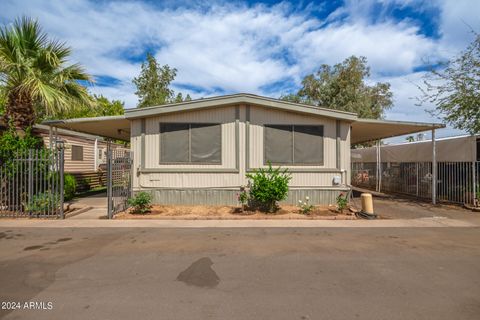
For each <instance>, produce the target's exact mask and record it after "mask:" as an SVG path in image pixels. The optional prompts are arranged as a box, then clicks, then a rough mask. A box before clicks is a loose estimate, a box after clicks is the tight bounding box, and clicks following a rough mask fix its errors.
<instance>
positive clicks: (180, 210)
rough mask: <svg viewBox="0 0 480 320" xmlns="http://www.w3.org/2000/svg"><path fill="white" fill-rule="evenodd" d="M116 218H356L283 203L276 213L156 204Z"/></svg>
mask: <svg viewBox="0 0 480 320" xmlns="http://www.w3.org/2000/svg"><path fill="white" fill-rule="evenodd" d="M115 218H116V219H189V220H197V219H198V220H201V219H203V220H213V219H218V220H237V219H255V220H262V219H307V220H314V219H327V220H334V219H339V220H340V219H341V220H346V219H355V217H354V216H352V215H346V214H338V213H337V212H335V211H334V210H332V209H331V208H328V207H320V206H318V207H315V208H314V209H313V210H312V211H311V212H310V213H309V214H302V213H300V210H299V208H298V207H296V206H290V205H283V206H281V207H280V209H279V210H278V211H277V212H275V213H264V212H261V211H252V210H245V211H242V210H241V208H240V207H235V206H202V205H195V206H183V205H155V206H153V207H152V209H151V211H150V212H149V213H146V214H133V213H132V210H127V211H125V212H122V213H119V214H117V215H115Z"/></svg>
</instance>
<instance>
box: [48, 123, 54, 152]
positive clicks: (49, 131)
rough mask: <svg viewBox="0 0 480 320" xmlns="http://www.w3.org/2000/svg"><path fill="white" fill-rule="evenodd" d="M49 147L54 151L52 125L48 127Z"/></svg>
mask: <svg viewBox="0 0 480 320" xmlns="http://www.w3.org/2000/svg"><path fill="white" fill-rule="evenodd" d="M48 147H49V148H48V149H49V150H50V151H52V148H53V129H52V126H49V127H48Z"/></svg>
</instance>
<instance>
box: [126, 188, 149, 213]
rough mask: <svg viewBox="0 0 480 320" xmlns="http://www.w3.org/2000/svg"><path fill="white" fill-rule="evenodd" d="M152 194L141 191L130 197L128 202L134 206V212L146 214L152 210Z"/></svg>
mask: <svg viewBox="0 0 480 320" xmlns="http://www.w3.org/2000/svg"><path fill="white" fill-rule="evenodd" d="M151 202H152V196H151V195H150V193H147V192H143V191H142V192H139V193H137V194H135V196H134V197H133V198H130V199H128V204H129V205H131V206H132V207H133V213H140V214H145V213H147V212H149V211H150V208H151V207H152V205H151Z"/></svg>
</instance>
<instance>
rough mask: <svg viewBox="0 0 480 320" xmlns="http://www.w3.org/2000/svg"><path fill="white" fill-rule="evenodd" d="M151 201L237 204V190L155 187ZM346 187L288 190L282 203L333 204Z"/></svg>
mask: <svg viewBox="0 0 480 320" xmlns="http://www.w3.org/2000/svg"><path fill="white" fill-rule="evenodd" d="M149 192H150V193H151V194H152V202H153V203H154V204H164V205H178V204H181V205H232V206H236V205H239V203H238V200H237V194H238V190H219V189H214V190H208V189H191V190H188V189H183V190H182V189H163V190H160V189H157V190H150V191H149ZM342 192H348V190H347V189H331V190H328V189H298V190H290V191H289V192H288V198H287V199H286V200H285V201H283V202H281V203H283V204H292V205H296V204H298V200H305V197H307V196H308V197H309V198H310V203H311V204H313V205H329V204H334V203H335V199H336V198H337V197H338V195H339V194H340V193H342Z"/></svg>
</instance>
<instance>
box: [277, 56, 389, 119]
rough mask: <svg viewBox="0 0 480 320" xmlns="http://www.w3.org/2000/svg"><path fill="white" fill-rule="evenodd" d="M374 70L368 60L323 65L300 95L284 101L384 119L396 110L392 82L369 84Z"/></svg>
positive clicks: (306, 82) (356, 59) (308, 77)
mask: <svg viewBox="0 0 480 320" xmlns="http://www.w3.org/2000/svg"><path fill="white" fill-rule="evenodd" d="M369 77H370V68H369V67H368V65H367V59H366V58H365V57H360V58H358V57H355V56H351V57H350V58H347V59H345V60H344V61H343V62H342V63H338V64H336V65H334V66H333V67H332V66H329V65H326V64H324V65H322V66H320V68H319V70H318V71H317V72H316V73H315V74H310V75H307V76H306V77H305V78H304V79H303V81H302V88H301V89H300V90H299V91H298V92H297V93H296V94H289V95H285V96H282V97H281V99H284V100H288V101H292V102H297V103H306V104H311V105H315V106H318V107H325V108H331V109H336V110H342V111H349V112H355V113H357V114H358V116H359V117H360V118H372V119H381V118H383V116H384V113H385V110H387V109H389V108H391V107H392V104H393V101H392V92H391V91H390V84H389V83H376V84H374V85H368V84H367V83H366V79H368V78H369Z"/></svg>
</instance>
